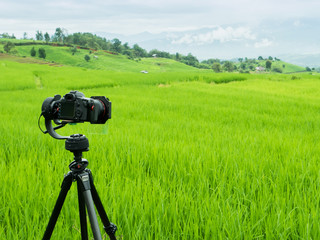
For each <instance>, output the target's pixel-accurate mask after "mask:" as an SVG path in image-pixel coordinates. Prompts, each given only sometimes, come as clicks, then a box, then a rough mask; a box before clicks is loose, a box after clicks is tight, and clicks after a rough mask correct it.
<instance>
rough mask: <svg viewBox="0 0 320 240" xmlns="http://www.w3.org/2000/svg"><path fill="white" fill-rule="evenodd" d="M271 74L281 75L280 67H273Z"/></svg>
mask: <svg viewBox="0 0 320 240" xmlns="http://www.w3.org/2000/svg"><path fill="white" fill-rule="evenodd" d="M272 72H277V73H282V69H281V68H280V67H273V68H272Z"/></svg>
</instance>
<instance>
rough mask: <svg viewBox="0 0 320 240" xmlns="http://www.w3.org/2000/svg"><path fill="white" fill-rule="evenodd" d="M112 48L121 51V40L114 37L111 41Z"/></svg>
mask: <svg viewBox="0 0 320 240" xmlns="http://www.w3.org/2000/svg"><path fill="white" fill-rule="evenodd" d="M111 42H112V50H113V51H115V52H117V53H121V41H120V40H119V39H118V38H114V39H113V40H112V41H111Z"/></svg>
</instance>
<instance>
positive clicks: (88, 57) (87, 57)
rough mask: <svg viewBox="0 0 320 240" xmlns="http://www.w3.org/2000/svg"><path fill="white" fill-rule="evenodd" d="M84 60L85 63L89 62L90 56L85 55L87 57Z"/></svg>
mask: <svg viewBox="0 0 320 240" xmlns="http://www.w3.org/2000/svg"><path fill="white" fill-rule="evenodd" d="M84 59H85V60H86V61H87V62H89V60H90V56H89V55H88V54H87V55H85V56H84Z"/></svg>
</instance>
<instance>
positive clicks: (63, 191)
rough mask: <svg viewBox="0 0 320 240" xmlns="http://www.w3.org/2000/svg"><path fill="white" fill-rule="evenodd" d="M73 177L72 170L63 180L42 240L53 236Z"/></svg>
mask: <svg viewBox="0 0 320 240" xmlns="http://www.w3.org/2000/svg"><path fill="white" fill-rule="evenodd" d="M72 179H73V176H72V173H71V172H69V173H68V174H67V175H66V176H65V177H64V179H63V182H62V185H61V190H60V193H59V197H58V199H57V201H56V204H55V206H54V209H53V211H52V214H51V217H50V220H49V223H48V225H47V228H46V231H45V233H44V235H43V238H42V240H48V239H50V238H51V235H52V232H53V229H54V227H55V225H56V222H57V220H58V217H59V214H60V212H61V209H62V205H63V203H64V200H65V199H66V196H67V193H68V191H69V189H70V187H71V184H72Z"/></svg>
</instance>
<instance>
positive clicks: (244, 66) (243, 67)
mask: <svg viewBox="0 0 320 240" xmlns="http://www.w3.org/2000/svg"><path fill="white" fill-rule="evenodd" d="M246 67H247V65H246V64H245V63H243V62H242V63H241V64H240V68H241V69H242V70H245V69H246Z"/></svg>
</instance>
